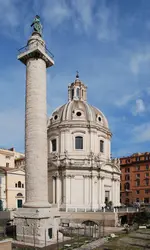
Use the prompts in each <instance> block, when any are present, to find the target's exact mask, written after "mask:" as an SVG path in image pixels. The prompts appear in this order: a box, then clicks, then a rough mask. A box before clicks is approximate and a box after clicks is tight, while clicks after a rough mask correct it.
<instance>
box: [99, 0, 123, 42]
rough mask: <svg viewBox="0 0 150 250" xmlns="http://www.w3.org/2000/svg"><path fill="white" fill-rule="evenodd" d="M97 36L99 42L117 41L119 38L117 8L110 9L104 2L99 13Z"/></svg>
mask: <svg viewBox="0 0 150 250" xmlns="http://www.w3.org/2000/svg"><path fill="white" fill-rule="evenodd" d="M97 18H98V22H97V36H98V39H99V40H111V41H112V40H116V39H117V38H118V36H119V30H118V14H117V9H116V6H113V7H112V8H108V7H107V6H106V1H103V3H102V5H101V6H100V7H99V9H98V12H97Z"/></svg>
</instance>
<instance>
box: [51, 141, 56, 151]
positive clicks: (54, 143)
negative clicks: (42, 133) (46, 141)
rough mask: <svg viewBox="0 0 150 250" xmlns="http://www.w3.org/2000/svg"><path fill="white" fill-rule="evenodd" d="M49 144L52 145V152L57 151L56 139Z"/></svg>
mask: <svg viewBox="0 0 150 250" xmlns="http://www.w3.org/2000/svg"><path fill="white" fill-rule="evenodd" d="M51 143H52V152H55V151H56V150H57V145H56V139H53V140H51Z"/></svg>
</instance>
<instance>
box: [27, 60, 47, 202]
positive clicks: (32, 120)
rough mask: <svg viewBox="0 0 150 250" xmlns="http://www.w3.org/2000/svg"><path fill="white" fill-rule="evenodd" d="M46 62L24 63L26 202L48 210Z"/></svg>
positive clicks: (30, 61)
mask: <svg viewBox="0 0 150 250" xmlns="http://www.w3.org/2000/svg"><path fill="white" fill-rule="evenodd" d="M46 113H47V111H46V63H45V61H44V60H42V59H40V58H38V60H37V59H36V58H30V59H29V60H28V61H27V64H26V112H25V155H26V203H25V204H24V206H25V207H49V206H50V204H49V203H48V186H47V179H48V176H47V115H46Z"/></svg>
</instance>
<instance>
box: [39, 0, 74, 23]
mask: <svg viewBox="0 0 150 250" xmlns="http://www.w3.org/2000/svg"><path fill="white" fill-rule="evenodd" d="M42 15H43V17H44V19H45V21H46V22H48V23H49V27H51V28H52V27H54V28H55V27H57V26H58V25H59V24H62V23H63V22H64V21H65V20H66V19H70V17H71V13H70V8H69V6H68V5H67V3H66V1H65V0H61V1H60V0H57V1H55V0H47V1H44V3H43V10H42Z"/></svg>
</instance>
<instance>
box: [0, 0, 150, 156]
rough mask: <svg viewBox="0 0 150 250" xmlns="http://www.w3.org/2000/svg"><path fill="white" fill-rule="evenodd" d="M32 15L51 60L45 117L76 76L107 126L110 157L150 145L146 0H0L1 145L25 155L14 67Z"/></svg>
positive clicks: (19, 67)
mask: <svg viewBox="0 0 150 250" xmlns="http://www.w3.org/2000/svg"><path fill="white" fill-rule="evenodd" d="M35 14H38V15H40V16H41V20H42V23H43V26H44V39H45V40H46V43H47V47H48V48H49V50H51V51H52V53H53V54H54V56H55V66H54V67H52V68H50V69H48V72H47V83H48V86H47V91H48V92H47V97H48V98H47V99H48V100H47V101H48V114H49V115H50V114H51V112H52V111H53V110H54V109H55V108H56V107H57V106H59V105H62V104H64V103H65V102H66V101H67V86H68V84H69V83H71V82H72V81H73V80H74V79H75V74H76V70H78V71H79V74H80V79H81V80H82V81H83V82H84V83H85V84H86V85H87V86H88V102H89V103H90V104H92V105H94V106H96V107H98V108H99V109H100V110H102V111H103V112H104V113H105V115H106V117H107V118H108V121H109V126H110V129H111V131H112V133H113V137H112V155H113V156H115V157H121V156H123V155H128V154H131V153H134V152H144V151H149V147H150V104H149V100H150V1H149V0H132V1H131V0H125V1H124V0H57V1H56V0H42V1H40V0H26V1H21V0H5V1H4V0H0V42H1V43H0V44H1V46H0V84H1V88H0V97H1V98H0V146H1V147H6V148H9V147H12V146H14V147H15V148H16V150H18V151H23V150H24V101H25V99H24V97H25V66H24V65H23V64H21V63H20V62H19V61H17V53H18V51H17V50H18V49H19V48H21V47H23V46H24V45H26V42H27V39H28V38H29V36H30V34H31V27H30V24H31V23H32V20H33V17H34V16H35Z"/></svg>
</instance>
